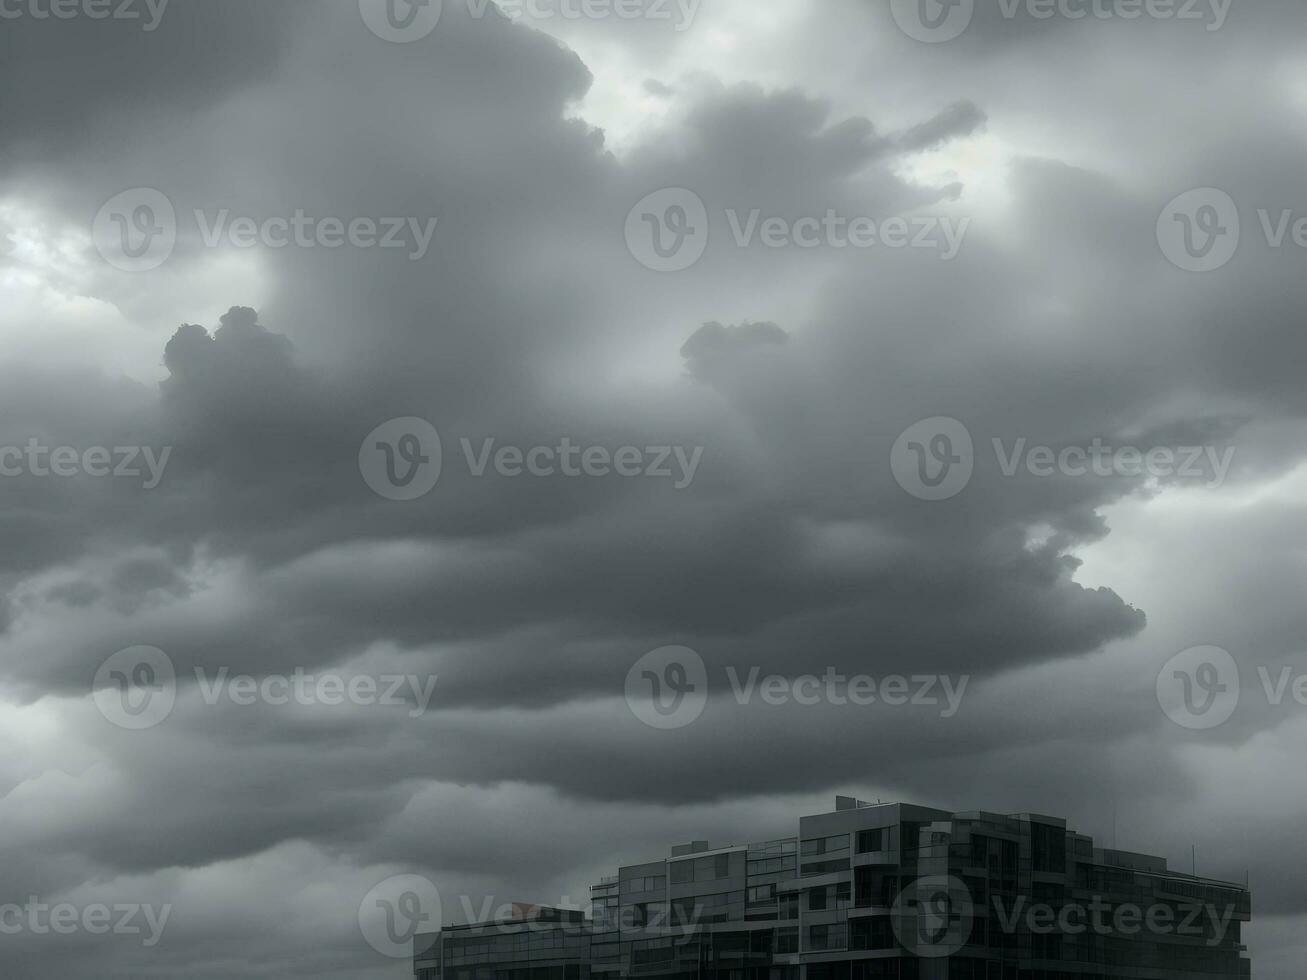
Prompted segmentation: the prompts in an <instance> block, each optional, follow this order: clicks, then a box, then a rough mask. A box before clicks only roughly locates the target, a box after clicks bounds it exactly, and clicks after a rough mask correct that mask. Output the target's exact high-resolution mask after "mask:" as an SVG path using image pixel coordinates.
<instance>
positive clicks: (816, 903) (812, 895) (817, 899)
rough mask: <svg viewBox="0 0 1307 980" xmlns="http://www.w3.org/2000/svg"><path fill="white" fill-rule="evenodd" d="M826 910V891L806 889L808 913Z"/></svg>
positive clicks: (822, 889)
mask: <svg viewBox="0 0 1307 980" xmlns="http://www.w3.org/2000/svg"><path fill="white" fill-rule="evenodd" d="M825 908H826V889H825V888H809V889H808V911H809V912H821V911H823V910H824V909H825Z"/></svg>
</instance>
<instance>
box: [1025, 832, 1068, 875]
mask: <svg viewBox="0 0 1307 980" xmlns="http://www.w3.org/2000/svg"><path fill="white" fill-rule="evenodd" d="M1030 837H1031V841H1030V845H1031V851H1032V857H1033V860H1034V864H1035V870H1036V871H1054V872H1064V871H1066V831H1064V830H1063V829H1062V828H1061V827H1053V826H1049V825H1048V824H1040V823H1036V824H1031V826H1030Z"/></svg>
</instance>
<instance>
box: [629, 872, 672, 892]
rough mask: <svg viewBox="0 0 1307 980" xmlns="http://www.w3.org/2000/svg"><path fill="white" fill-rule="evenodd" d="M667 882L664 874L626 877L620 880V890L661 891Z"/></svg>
mask: <svg viewBox="0 0 1307 980" xmlns="http://www.w3.org/2000/svg"><path fill="white" fill-rule="evenodd" d="M666 884H667V878H666V876H664V875H645V876H644V877H641V878H626V879H624V880H623V881H622V890H623V891H626V892H653V891H661V890H662V889H663V887H664V886H665V885H666Z"/></svg>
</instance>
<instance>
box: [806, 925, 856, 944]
mask: <svg viewBox="0 0 1307 980" xmlns="http://www.w3.org/2000/svg"><path fill="white" fill-rule="evenodd" d="M846 936H847V926H842V925H837V926H809V927H808V948H809V949H813V950H820V949H843V948H844V945H845V942H846V938H845V937H846Z"/></svg>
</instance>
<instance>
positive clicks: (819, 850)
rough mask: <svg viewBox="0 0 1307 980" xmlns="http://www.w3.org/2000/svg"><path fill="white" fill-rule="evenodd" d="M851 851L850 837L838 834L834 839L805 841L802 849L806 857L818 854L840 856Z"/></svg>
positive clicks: (820, 838)
mask: <svg viewBox="0 0 1307 980" xmlns="http://www.w3.org/2000/svg"><path fill="white" fill-rule="evenodd" d="M848 849H849V835H848V834H837V835H836V836H834V837H815V838H813V839H812V840H805V841H804V842H803V847H802V848H801V851H802V854H803V856H804V857H813V856H816V855H818V854H838V853H841V852H843V851H847V850H848Z"/></svg>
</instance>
